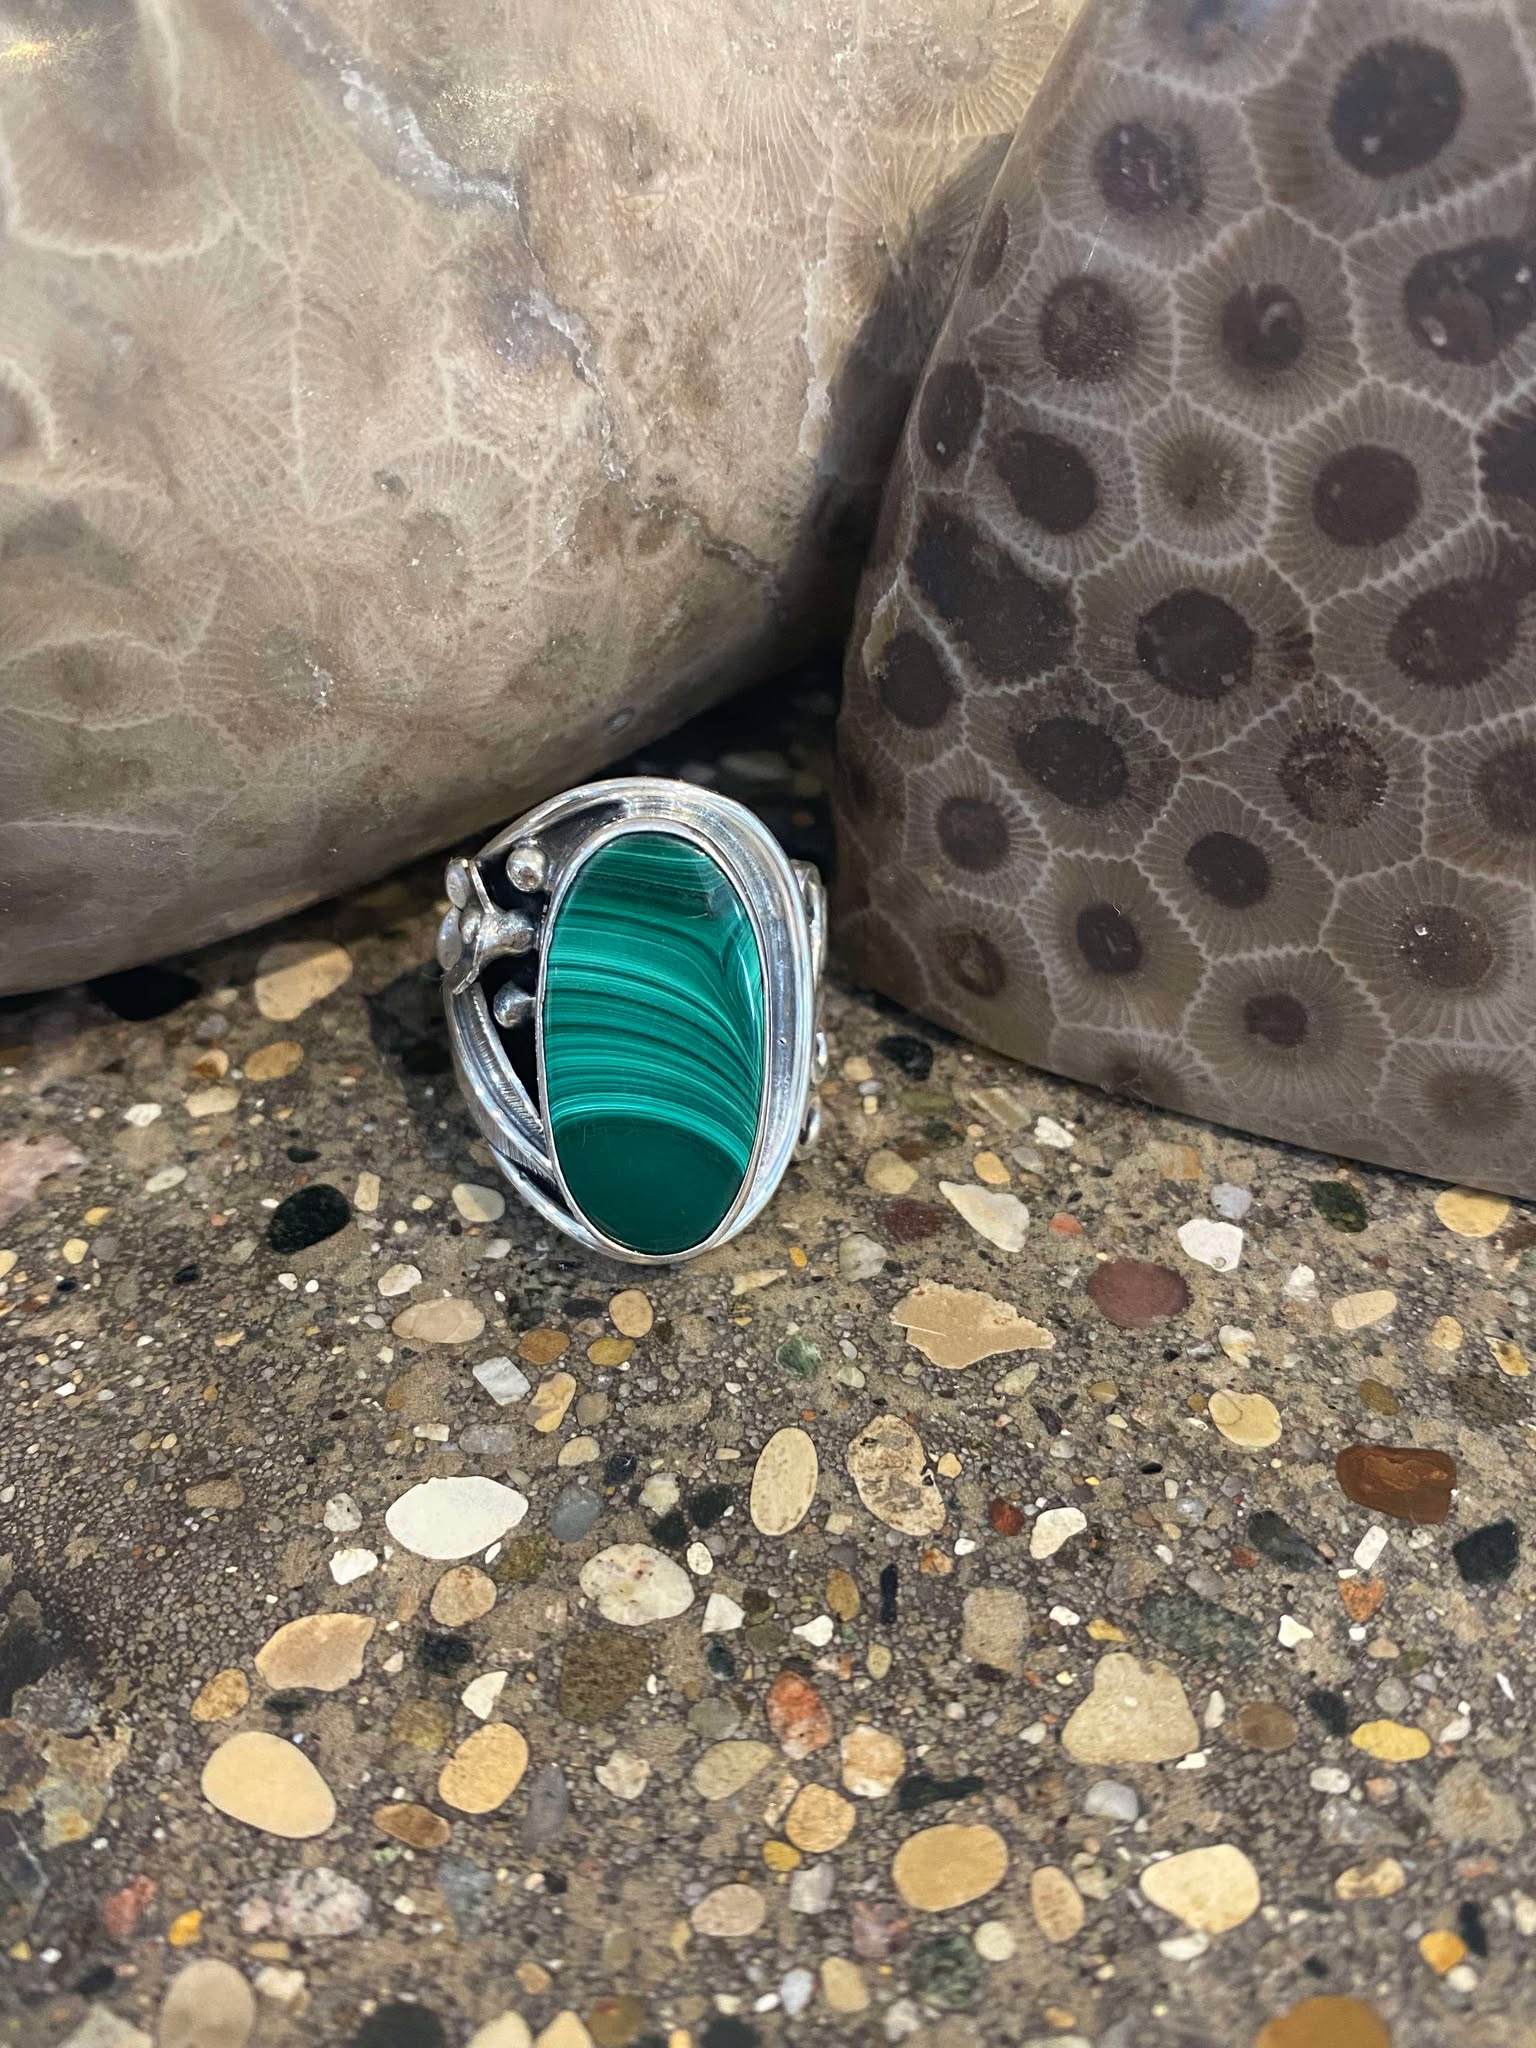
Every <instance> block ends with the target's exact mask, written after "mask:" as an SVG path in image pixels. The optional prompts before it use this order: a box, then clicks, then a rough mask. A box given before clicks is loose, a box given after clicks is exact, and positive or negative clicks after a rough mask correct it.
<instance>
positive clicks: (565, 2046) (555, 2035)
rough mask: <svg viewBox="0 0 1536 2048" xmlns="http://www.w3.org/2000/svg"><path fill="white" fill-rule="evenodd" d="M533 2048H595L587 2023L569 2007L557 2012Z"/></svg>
mask: <svg viewBox="0 0 1536 2048" xmlns="http://www.w3.org/2000/svg"><path fill="white" fill-rule="evenodd" d="M533 2048H595V2044H594V2042H593V2040H592V2036H591V2035H590V2034H589V2033H588V2032H587V2026H586V2022H585V2021H584V2020H583V2019H582V2018H581V2017H580V2015H579V2014H577V2013H574V2012H572V2011H571V2010H570V2008H569V2007H567V2008H566V2010H565V2011H564V2012H557V2013H556V2014H555V2016H554V2018H553V2019H552V2020H551V2021H550V2023H549V2025H548V2026H547V2027H546V2028H545V2029H544V2031H543V2033H542V2034H540V2036H539V2038H538V2039H537V2040H536V2041H535V2042H534V2044H533Z"/></svg>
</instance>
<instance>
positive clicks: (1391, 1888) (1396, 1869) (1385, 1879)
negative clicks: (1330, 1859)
mask: <svg viewBox="0 0 1536 2048" xmlns="http://www.w3.org/2000/svg"><path fill="white" fill-rule="evenodd" d="M1407 1882H1408V1873H1407V1871H1406V1870H1404V1868H1403V1866H1402V1864H1401V1863H1399V1862H1398V1860H1397V1858H1396V1857H1395V1856H1378V1857H1377V1858H1376V1860H1375V1862H1374V1863H1355V1864H1352V1865H1351V1866H1350V1868H1349V1869H1348V1870H1341V1871H1340V1872H1339V1874H1338V1876H1337V1877H1336V1878H1335V1879H1334V1881H1333V1889H1334V1891H1335V1892H1336V1893H1337V1895H1338V1896H1339V1897H1340V1898H1341V1899H1390V1898H1394V1897H1395V1896H1396V1895H1397V1893H1398V1892H1400V1891H1401V1890H1402V1889H1403V1887H1404V1885H1406V1884H1407Z"/></svg>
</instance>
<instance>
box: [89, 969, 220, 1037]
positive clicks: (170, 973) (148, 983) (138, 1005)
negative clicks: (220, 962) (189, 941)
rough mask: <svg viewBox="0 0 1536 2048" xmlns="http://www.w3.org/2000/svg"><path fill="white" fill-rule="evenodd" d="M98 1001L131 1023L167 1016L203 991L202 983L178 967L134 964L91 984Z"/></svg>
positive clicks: (142, 1022) (92, 992)
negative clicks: (123, 970) (122, 971)
mask: <svg viewBox="0 0 1536 2048" xmlns="http://www.w3.org/2000/svg"><path fill="white" fill-rule="evenodd" d="M89 986H90V991H91V994H92V995H93V996H94V997H95V998H96V1000H97V1002H99V1003H105V1004H106V1006H107V1008H108V1009H109V1010H110V1011H111V1012H112V1014H113V1016H114V1017H121V1018H122V1019H123V1020H124V1022H125V1023H128V1024H147V1023H148V1022H149V1020H150V1018H151V1017H164V1016H167V1015H168V1014H169V1013H170V1012H171V1011H172V1010H179V1009H180V1008H181V1006H182V1004H183V1003H190V1002H191V1000H192V998H193V997H194V996H197V995H201V994H202V984H201V983H200V982H197V981H194V980H193V979H192V977H191V975H190V974H178V973H177V971H176V969H175V968H174V967H130V968H128V969H126V971H125V972H124V973H122V974H104V975H102V976H101V978H100V980H99V981H93V982H91V983H90V984H89Z"/></svg>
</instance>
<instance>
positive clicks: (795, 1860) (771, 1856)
mask: <svg viewBox="0 0 1536 2048" xmlns="http://www.w3.org/2000/svg"><path fill="white" fill-rule="evenodd" d="M763 1861H764V1863H766V1864H767V1866H768V1868H769V1869H770V1870H772V1871H776V1872H777V1873H778V1875H779V1876H780V1877H783V1876H784V1875H785V1874H786V1873H787V1872H789V1871H791V1870H798V1869H799V1868H800V1866H801V1864H802V1863H803V1862H804V1861H805V1858H804V1857H803V1856H802V1855H801V1854H800V1851H799V1850H798V1849H796V1848H793V1847H792V1846H791V1845H790V1844H789V1843H788V1842H772V1841H770V1842H764V1844H763Z"/></svg>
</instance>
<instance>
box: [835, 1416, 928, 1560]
mask: <svg viewBox="0 0 1536 2048" xmlns="http://www.w3.org/2000/svg"><path fill="white" fill-rule="evenodd" d="M847 1465H848V1472H849V1475H850V1477H851V1478H852V1480H853V1483H854V1485H855V1486H856V1487H857V1488H858V1492H859V1499H860V1500H861V1501H862V1502H863V1503H864V1505H865V1507H866V1508H868V1510H869V1512H870V1513H871V1514H872V1515H873V1516H874V1517H875V1519H876V1520H877V1521H880V1522H883V1523H884V1524H885V1526H886V1527H887V1528H888V1529H896V1530H899V1531H900V1532H901V1534H902V1535H904V1536H937V1534H938V1533H939V1531H940V1530H941V1529H942V1528H943V1526H944V1499H943V1495H942V1494H941V1493H940V1492H939V1489H938V1487H937V1486H936V1485H935V1484H934V1482H933V1480H932V1479H931V1478H930V1476H929V1473H928V1454H927V1452H926V1451H925V1450H924V1449H923V1442H922V1438H921V1437H920V1436H919V1435H918V1433H917V1431H916V1430H915V1429H914V1428H913V1427H912V1425H911V1423H910V1422H908V1421H907V1420H906V1419H905V1417H904V1416H900V1415H877V1416H875V1417H874V1418H873V1419H872V1420H871V1421H869V1422H867V1423H866V1424H865V1426H864V1428H863V1429H861V1430H860V1431H859V1434H858V1435H857V1436H856V1437H855V1438H854V1439H853V1441H852V1443H850V1444H849V1446H848V1452H847Z"/></svg>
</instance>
